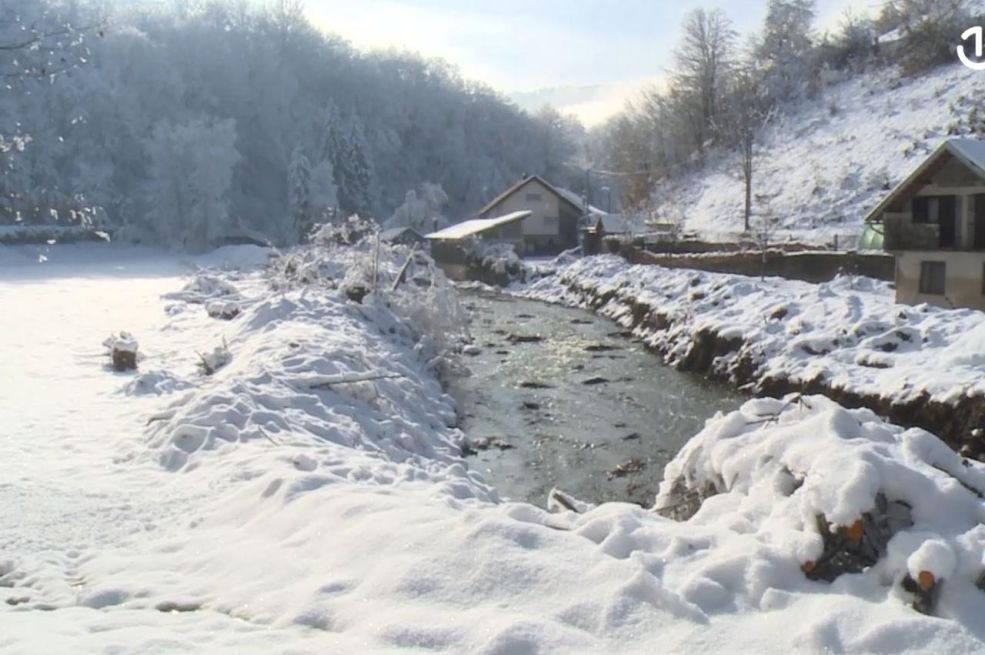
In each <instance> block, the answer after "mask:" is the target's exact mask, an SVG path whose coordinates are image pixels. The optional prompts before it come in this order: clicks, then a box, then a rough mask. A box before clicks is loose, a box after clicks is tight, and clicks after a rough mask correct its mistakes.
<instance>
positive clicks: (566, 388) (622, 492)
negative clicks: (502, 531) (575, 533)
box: [452, 293, 744, 506]
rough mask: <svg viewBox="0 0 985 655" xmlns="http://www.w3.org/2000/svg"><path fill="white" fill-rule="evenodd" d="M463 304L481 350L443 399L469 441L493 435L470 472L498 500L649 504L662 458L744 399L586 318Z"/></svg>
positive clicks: (476, 299)
mask: <svg viewBox="0 0 985 655" xmlns="http://www.w3.org/2000/svg"><path fill="white" fill-rule="evenodd" d="M463 301H464V302H465V303H466V304H467V306H468V308H469V310H470V313H471V317H472V324H471V331H472V336H473V338H474V340H475V344H476V345H477V346H479V351H478V353H477V354H474V355H473V356H471V357H468V358H467V361H466V364H467V365H468V366H469V368H470V370H471V372H472V375H471V376H469V377H464V378H460V379H458V380H457V381H456V382H455V383H454V384H453V389H452V392H453V394H454V395H455V397H456V400H457V402H458V406H459V411H460V413H461V415H462V417H463V426H462V427H463V428H464V429H465V430H466V432H467V433H468V435H469V437H470V438H471V439H472V440H473V442H477V443H478V444H479V445H480V446H481V445H485V444H484V443H483V442H484V441H485V440H486V439H487V438H491V439H490V440H489V441H490V445H489V447H488V448H486V449H484V450H478V452H477V454H476V455H475V457H473V458H472V459H471V463H472V466H473V467H474V468H475V469H477V470H479V471H481V472H482V473H483V474H484V475H485V476H486V478H487V480H489V482H491V483H492V484H494V485H495V486H496V487H497V488H498V489H499V491H500V493H501V494H502V495H503V496H504V497H506V498H511V499H515V500H527V501H530V502H532V503H535V504H538V505H544V503H545V502H546V499H547V494H548V493H549V491H550V490H551V488H552V487H554V486H557V487H559V488H561V489H563V490H564V491H566V492H568V493H570V494H572V495H574V496H575V497H577V498H580V499H582V500H587V501H591V502H602V501H630V502H635V503H639V504H642V505H645V506H650V505H652V503H653V498H654V496H655V494H656V490H657V486H658V485H659V482H660V479H661V477H662V473H663V467H664V466H665V465H666V463H667V462H668V461H669V460H670V458H672V457H673V456H674V454H676V453H677V451H678V450H679V449H680V448H681V446H683V445H684V443H685V442H686V441H687V440H688V439H689V438H690V437H691V436H693V435H694V434H695V433H697V432H698V431H699V430H700V429H701V428H702V427H703V425H704V421H705V419H706V418H709V417H711V416H712V415H714V413H715V412H716V411H719V410H722V411H728V410H732V409H735V408H736V407H738V406H739V405H740V404H741V402H742V400H743V399H744V397H743V396H742V394H740V393H738V392H737V391H735V390H734V389H731V388H730V387H727V386H726V385H723V384H720V383H716V382H711V381H708V380H705V379H704V378H702V377H701V376H698V375H694V374H690V373H683V372H680V371H677V370H675V369H672V368H670V367H668V366H665V365H664V364H663V363H662V362H661V361H660V359H659V358H658V357H656V356H655V355H652V354H650V353H648V352H647V351H646V350H645V349H644V348H643V346H642V345H641V344H640V343H638V342H636V341H634V340H633V339H631V338H629V335H627V334H626V333H624V332H623V331H622V329H621V328H620V327H619V326H618V325H616V324H615V323H612V322H611V321H608V320H605V319H601V318H598V317H596V316H594V315H593V314H590V313H588V312H585V311H582V310H578V309H571V308H567V307H562V306H557V305H548V304H544V303H540V302H536V301H531V300H523V299H516V298H511V297H508V296H503V295H495V294H490V293H481V294H479V293H468V294H467V295H466V296H465V297H464V298H463ZM537 337H540V338H541V340H535V339H536V338H537ZM507 445H508V446H509V448H505V446H507ZM620 466H622V470H619V468H618V467H620Z"/></svg>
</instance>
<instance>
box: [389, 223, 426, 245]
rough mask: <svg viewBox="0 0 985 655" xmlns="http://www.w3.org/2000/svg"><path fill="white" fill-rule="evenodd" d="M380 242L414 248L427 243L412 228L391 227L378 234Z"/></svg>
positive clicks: (422, 236)
mask: <svg viewBox="0 0 985 655" xmlns="http://www.w3.org/2000/svg"><path fill="white" fill-rule="evenodd" d="M380 240H381V241H385V242H386V243H393V244H397V245H402V246H415V245H421V244H423V243H426V242H427V239H425V238H424V235H422V234H421V233H420V232H418V231H417V230H415V229H414V228H412V227H391V228H389V229H387V230H383V231H382V232H380Z"/></svg>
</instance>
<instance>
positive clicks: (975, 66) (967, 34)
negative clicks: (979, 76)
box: [958, 25, 985, 71]
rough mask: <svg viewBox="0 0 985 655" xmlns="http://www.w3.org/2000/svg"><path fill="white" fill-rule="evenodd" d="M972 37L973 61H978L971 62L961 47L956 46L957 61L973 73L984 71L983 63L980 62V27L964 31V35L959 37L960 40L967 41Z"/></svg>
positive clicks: (984, 64)
mask: <svg viewBox="0 0 985 655" xmlns="http://www.w3.org/2000/svg"><path fill="white" fill-rule="evenodd" d="M972 37H974V39H975V59H977V60H978V61H972V60H971V59H969V58H968V55H966V54H965V51H964V46H963V45H959V46H958V59H960V60H961V63H962V64H964V65H965V66H966V67H968V68H970V69H971V70H973V71H985V61H982V27H981V26H980V25H976V26H975V27H969V28H968V29H966V30H965V31H964V34H962V35H961V40H962V41H967V40H968V39H970V38H972Z"/></svg>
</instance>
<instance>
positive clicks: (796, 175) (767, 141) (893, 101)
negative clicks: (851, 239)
mask: <svg viewBox="0 0 985 655" xmlns="http://www.w3.org/2000/svg"><path fill="white" fill-rule="evenodd" d="M983 93H985V72H976V71H972V70H969V69H967V68H965V67H964V66H962V65H960V64H958V63H955V64H953V65H947V66H943V67H940V68H937V69H934V70H933V71H931V72H929V73H928V74H925V75H921V76H918V77H911V78H899V77H898V75H897V74H896V73H895V72H893V71H892V70H887V69H876V70H875V71H872V72H870V73H868V74H866V75H864V76H861V77H857V78H853V79H850V80H848V81H845V82H842V83H839V84H835V85H832V86H829V87H827V88H826V89H825V90H824V91H823V92H822V95H821V96H820V97H819V98H817V99H814V100H811V101H805V102H803V103H801V104H800V105H797V106H793V107H785V108H783V110H782V111H780V112H778V113H777V114H776V117H775V118H774V119H773V122H772V123H771V124H770V125H768V126H767V127H766V128H765V129H764V131H763V134H762V137H761V138H760V144H759V149H758V154H757V156H756V169H755V172H754V183H753V184H754V186H753V193H754V195H755V196H756V197H757V198H758V199H759V202H757V203H755V206H754V211H755V212H760V213H762V212H767V211H769V212H772V214H773V216H774V217H775V218H776V219H777V220H778V221H779V222H780V225H781V226H782V228H783V230H784V231H786V230H790V231H792V232H795V233H796V235H797V237H798V238H802V239H806V240H809V241H812V242H815V243H825V242H828V241H830V240H831V239H832V238H833V235H835V234H838V235H850V234H857V233H858V232H859V231H860V230H861V224H862V219H863V217H864V216H865V214H866V213H867V212H868V211H869V210H870V209H872V208H873V207H874V206H875V205H876V203H877V202H878V201H879V199H880V198H881V197H882V195H883V194H885V193H886V190H887V189H889V188H891V187H892V186H894V185H895V184H896V183H898V182H899V181H901V180H902V179H903V178H904V177H905V176H906V175H907V174H908V173H909V172H911V171H912V170H913V169H914V168H916V166H917V165H919V164H920V162H921V161H922V159H923V157H924V156H925V155H926V154H927V153H929V152H930V151H932V150H933V149H934V148H935V147H936V146H937V145H938V144H939V143H940V142H941V141H942V140H943V139H944V138H946V137H947V136H948V135H949V134H954V133H958V134H968V133H970V130H974V129H982V128H983V127H985V125H983V121H985V106H982V104H981V98H982V95H983ZM976 106H977V107H978V109H977V111H976V110H975V107H976ZM743 189H744V186H743V182H742V179H741V175H740V167H739V160H738V158H737V156H736V155H734V154H729V155H725V156H722V157H718V158H713V159H711V160H710V161H709V163H708V166H706V167H705V168H703V169H701V170H698V171H696V172H694V173H692V174H690V175H688V176H686V177H684V178H682V179H680V180H678V181H675V182H674V183H673V184H672V185H663V186H660V185H658V187H657V189H656V190H655V199H656V201H657V202H658V203H659V204H660V205H661V206H662V208H663V209H664V210H665V211H669V210H670V206H671V205H676V204H680V205H681V206H682V207H683V208H684V214H685V226H686V228H687V229H689V230H694V231H697V232H699V233H701V234H702V235H704V236H708V237H715V236H716V235H719V236H724V235H727V234H734V233H736V232H738V231H741V229H742V208H743V198H744V196H743V193H744V191H743Z"/></svg>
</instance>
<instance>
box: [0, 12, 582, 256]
mask: <svg viewBox="0 0 985 655" xmlns="http://www.w3.org/2000/svg"><path fill="white" fill-rule="evenodd" d="M0 74H2V75H3V77H4V81H5V89H4V90H5V93H4V94H3V95H2V96H0V139H2V141H0V165H2V167H3V175H2V177H0V225H3V224H7V225H48V224H52V223H57V224H73V223H74V224H83V225H88V226H93V227H96V228H99V229H102V230H107V231H111V232H112V233H113V235H114V238H116V239H128V240H132V241H137V242H144V243H156V244H163V245H167V246H170V247H176V248H182V249H187V250H192V251H197V250H203V249H205V248H208V247H210V246H213V245H216V244H218V243H222V242H223V241H225V240H228V239H231V238H243V237H247V238H253V239H259V240H269V241H271V242H272V243H275V244H290V243H295V242H297V241H298V240H299V238H301V236H302V235H303V233H304V231H305V230H306V229H307V227H308V226H309V225H310V224H312V223H315V222H320V221H323V220H326V219H331V218H333V217H336V216H348V215H351V214H354V213H358V214H360V215H362V216H364V217H373V218H376V219H377V220H380V221H385V220H387V219H389V218H390V217H391V216H392V215H393V213H394V211H395V210H397V209H400V208H402V214H401V215H419V214H421V213H422V209H421V207H422V206H423V213H425V214H429V215H441V216H444V217H447V218H448V219H454V220H459V219H461V218H464V215H463V214H465V213H467V212H468V211H469V210H474V209H475V208H476V207H479V206H481V204H482V203H483V202H485V201H486V200H488V199H489V198H490V197H492V196H493V195H495V193H497V192H498V191H499V190H501V189H502V188H503V187H504V186H506V185H508V184H509V183H512V182H513V181H515V180H516V179H517V178H518V177H520V176H521V175H523V174H525V173H529V174H533V173H536V174H541V175H546V176H548V177H549V178H551V179H554V180H564V179H566V178H567V177H568V176H569V175H570V174H571V173H570V171H569V169H568V168H567V163H566V162H568V161H569V160H570V158H571V156H572V155H573V153H574V151H575V147H576V138H575V137H576V136H577V135H578V133H579V130H580V126H579V125H578V124H577V123H576V122H575V121H573V120H571V119H568V118H565V117H562V116H561V115H560V114H558V112H556V111H553V110H550V109H545V110H544V111H541V112H538V113H537V114H536V115H530V114H527V113H525V112H523V111H521V110H519V109H518V108H517V107H515V106H514V105H512V104H510V103H508V102H507V101H506V100H505V99H504V98H503V97H501V96H500V95H499V94H498V93H497V92H495V91H494V90H492V89H490V88H488V87H487V86H484V85H482V84H479V83H476V82H473V81H469V80H465V79H463V78H462V77H461V76H460V75H459V73H458V72H457V71H456V70H455V69H454V68H453V67H452V66H451V65H449V64H447V63H444V62H442V61H436V60H425V59H423V58H421V57H418V56H416V55H413V54H408V53H402V52H375V53H363V52H360V51H357V50H356V49H354V48H353V47H352V46H350V45H349V44H348V43H347V42H346V41H344V40H342V39H340V38H338V37H335V36H332V35H331V34H326V33H323V32H322V31H319V30H317V29H316V28H315V27H313V26H312V25H311V24H310V23H309V22H308V20H307V19H306V17H305V15H304V7H303V5H302V3H301V2H300V1H299V0H277V1H275V2H272V3H269V4H266V5H264V6H261V7H256V6H254V5H251V4H247V3H229V2H186V1H176V2H170V3H166V4H162V5H156V4H155V5H152V6H146V5H144V6H140V7H128V6H124V5H122V4H121V5H114V4H112V3H109V4H107V3H92V2H75V1H66V2H61V1H58V0H0ZM572 178H573V179H576V180H578V179H581V176H574V175H572Z"/></svg>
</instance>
